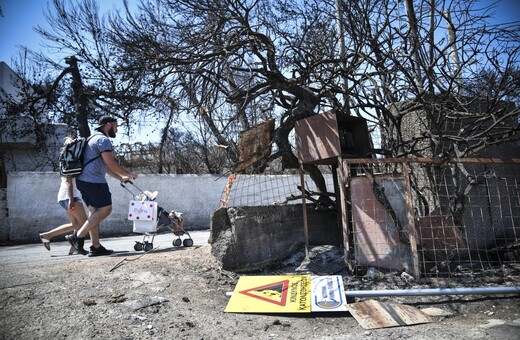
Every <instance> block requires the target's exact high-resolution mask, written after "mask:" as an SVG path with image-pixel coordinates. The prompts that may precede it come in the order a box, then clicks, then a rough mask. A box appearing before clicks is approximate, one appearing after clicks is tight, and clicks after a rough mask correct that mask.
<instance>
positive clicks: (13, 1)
mask: <svg viewBox="0 0 520 340" xmlns="http://www.w3.org/2000/svg"><path fill="white" fill-rule="evenodd" d="M48 1H49V0H0V8H1V9H2V13H3V17H0V61H4V62H5V63H6V64H8V65H9V66H11V65H12V63H11V58H12V57H15V56H16V55H17V54H18V53H19V50H18V48H17V46H27V47H28V48H30V49H33V50H39V49H40V46H39V45H40V43H41V39H40V37H39V35H38V34H37V33H36V32H34V31H33V27H34V26H36V25H38V24H40V25H45V24H46V22H45V18H44V16H43V11H44V9H46V8H47V3H48ZM122 2H123V0H100V1H98V3H99V4H100V6H101V9H102V10H105V9H111V8H114V6H119V7H122V5H121V4H122ZM493 2H495V1H494V0H481V3H482V4H483V5H484V4H491V3H493ZM496 20H497V22H508V21H509V22H511V21H518V20H520V0H502V1H500V3H499V4H498V7H497V9H496Z"/></svg>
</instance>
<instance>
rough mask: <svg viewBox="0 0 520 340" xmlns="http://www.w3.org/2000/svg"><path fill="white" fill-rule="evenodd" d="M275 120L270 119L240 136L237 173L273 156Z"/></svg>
mask: <svg viewBox="0 0 520 340" xmlns="http://www.w3.org/2000/svg"><path fill="white" fill-rule="evenodd" d="M274 123H275V121H274V119H268V120H267V121H265V122H264V123H262V124H259V125H256V126H254V127H252V128H251V129H249V130H247V131H244V132H242V133H241V134H240V137H239V141H238V165H237V166H236V168H235V172H241V171H244V170H245V169H247V168H249V167H251V166H254V165H257V164H259V163H261V162H262V161H265V160H266V159H267V158H268V157H269V155H271V144H272V140H273V131H274V125H275V124H274Z"/></svg>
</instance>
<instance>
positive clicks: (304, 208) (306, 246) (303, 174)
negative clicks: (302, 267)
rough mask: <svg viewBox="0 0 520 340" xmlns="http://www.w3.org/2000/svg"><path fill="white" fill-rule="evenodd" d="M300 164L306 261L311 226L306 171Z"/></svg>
mask: <svg viewBox="0 0 520 340" xmlns="http://www.w3.org/2000/svg"><path fill="white" fill-rule="evenodd" d="M299 163H300V186H301V191H302V207H303V237H304V238H305V259H306V260H308V259H309V226H308V223H307V199H306V198H305V177H304V176H305V171H304V170H303V163H302V162H299Z"/></svg>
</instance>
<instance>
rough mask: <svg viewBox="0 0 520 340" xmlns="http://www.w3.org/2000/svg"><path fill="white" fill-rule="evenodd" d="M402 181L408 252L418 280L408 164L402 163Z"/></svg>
mask: <svg viewBox="0 0 520 340" xmlns="http://www.w3.org/2000/svg"><path fill="white" fill-rule="evenodd" d="M401 164H402V167H403V179H404V198H405V202H406V216H407V219H408V237H409V239H410V250H411V251H412V270H413V276H414V277H415V278H416V279H418V278H419V277H420V276H421V270H420V268H419V254H418V252H417V229H415V216H414V213H413V204H412V190H411V186H410V166H409V164H408V162H402V163H401Z"/></svg>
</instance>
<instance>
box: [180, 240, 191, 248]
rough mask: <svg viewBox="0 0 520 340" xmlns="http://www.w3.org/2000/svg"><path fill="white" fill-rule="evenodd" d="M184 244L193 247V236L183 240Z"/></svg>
mask: <svg viewBox="0 0 520 340" xmlns="http://www.w3.org/2000/svg"><path fill="white" fill-rule="evenodd" d="M182 245H183V246H185V247H191V246H192V245H193V240H192V239H191V238H186V239H184V241H182Z"/></svg>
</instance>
